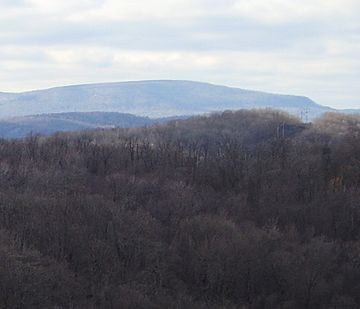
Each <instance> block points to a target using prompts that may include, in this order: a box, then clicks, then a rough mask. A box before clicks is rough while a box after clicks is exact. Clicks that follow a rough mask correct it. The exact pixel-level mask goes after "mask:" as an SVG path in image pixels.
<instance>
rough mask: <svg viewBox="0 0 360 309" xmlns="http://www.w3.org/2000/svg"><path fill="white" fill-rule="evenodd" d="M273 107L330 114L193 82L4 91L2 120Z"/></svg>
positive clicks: (308, 104) (292, 101)
mask: <svg viewBox="0 0 360 309" xmlns="http://www.w3.org/2000/svg"><path fill="white" fill-rule="evenodd" d="M260 107H271V108H276V109H282V110H285V111H287V112H290V113H292V114H295V115H297V116H299V115H300V113H301V111H302V110H304V109H306V110H308V111H309V117H311V118H314V117H317V116H318V115H320V114H322V113H324V112H327V111H330V110H331V109H330V108H328V107H324V106H321V105H318V104H316V103H315V102H314V101H312V100H310V99H309V98H307V97H301V96H290V95H278V94H270V93H265V92H258V91H250V90H243V89H239V88H231V87H225V86H217V85H212V84H208V83H200V82H191V81H170V80H162V81H138V82H120V83H104V84H90V85H77V86H66V87H58V88H51V89H46V90H36V91H30V92H23V93H0V118H7V117H17V116H27V115H35V114H48V113H65V112H92V111H103V112H121V113H131V114H136V115H141V116H148V117H164V116H173V115H193V114H201V113H207V112H212V111H221V110H226V109H242V108H245V109H248V108H260Z"/></svg>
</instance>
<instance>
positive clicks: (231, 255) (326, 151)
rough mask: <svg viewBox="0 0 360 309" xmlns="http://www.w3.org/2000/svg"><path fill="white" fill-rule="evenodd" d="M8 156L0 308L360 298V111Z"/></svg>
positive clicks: (288, 304)
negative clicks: (306, 119) (307, 119)
mask: <svg viewBox="0 0 360 309" xmlns="http://www.w3.org/2000/svg"><path fill="white" fill-rule="evenodd" d="M80 120H82V118H81V119H80ZM0 158H1V160H0V226H1V229H0V261H1V263H0V291H1V293H0V308H11V309H12V308H79V309H84V308H97V309H103V308H121V309H135V308H136V309H159V308H166V309H235V308H236V309H238V308H251V309H264V308H267V309H275V308H276V309H277V308H282V309H285V308H291V309H305V308H307V309H340V308H341V309H345V308H346V309H359V308H360V285H359V282H360V267H359V257H360V209H359V205H360V169H359V166H360V117H359V116H346V115H341V114H336V113H329V114H327V115H325V116H323V117H322V118H321V119H318V120H316V121H314V123H313V124H306V123H302V122H301V121H299V120H298V119H296V118H295V117H289V116H288V115H287V114H286V113H282V112H276V111H269V110H266V111H264V110H262V111H254V110H252V111H248V110H241V111H237V112H229V111H227V112H224V113H217V114H214V115H211V116H205V117H200V116H199V117H193V118H192V119H189V120H181V121H177V122H170V123H168V124H165V125H158V126H148V127H144V128H135V129H132V130H127V129H104V130H99V129H97V130H89V131H88V132H86V134H83V132H75V133H62V134H58V135H56V136H52V137H46V138H37V137H31V138H27V139H21V140H13V141H8V140H0ZM25 304H26V305H25Z"/></svg>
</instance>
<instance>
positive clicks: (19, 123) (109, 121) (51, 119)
mask: <svg viewBox="0 0 360 309" xmlns="http://www.w3.org/2000/svg"><path fill="white" fill-rule="evenodd" d="M171 119H173V118H169V119H168V118H158V119H151V118H148V117H140V116H135V115H131V114H124V113H106V112H89V113H58V114H42V115H32V116H23V117H16V118H11V119H7V120H3V121H0V137H2V138H21V137H25V136H27V135H29V134H30V133H34V134H41V135H50V134H53V133H55V132H59V131H77V130H82V129H91V128H111V127H118V128H134V127H142V126H146V125H151V124H154V123H162V122H166V121H167V120H171Z"/></svg>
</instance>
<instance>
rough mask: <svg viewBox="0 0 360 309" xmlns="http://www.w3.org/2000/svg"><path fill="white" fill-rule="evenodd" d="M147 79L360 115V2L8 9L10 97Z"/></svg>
mask: <svg viewBox="0 0 360 309" xmlns="http://www.w3.org/2000/svg"><path fill="white" fill-rule="evenodd" d="M143 79H186V80H199V81H207V82H212V83H217V84H224V85H229V86H237V87H241V88H247V89H255V90H256V89H257V90H263V91H269V92H275V93H288V94H299V95H306V96H309V97H311V98H312V99H314V100H315V101H317V102H318V103H320V104H324V105H329V106H333V107H339V108H351V107H354V108H360V1H359V0H0V91H22V90H30V89H38V88H47V87H52V86H60V85H68V84H78V83H91V82H106V81H125V80H143Z"/></svg>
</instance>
